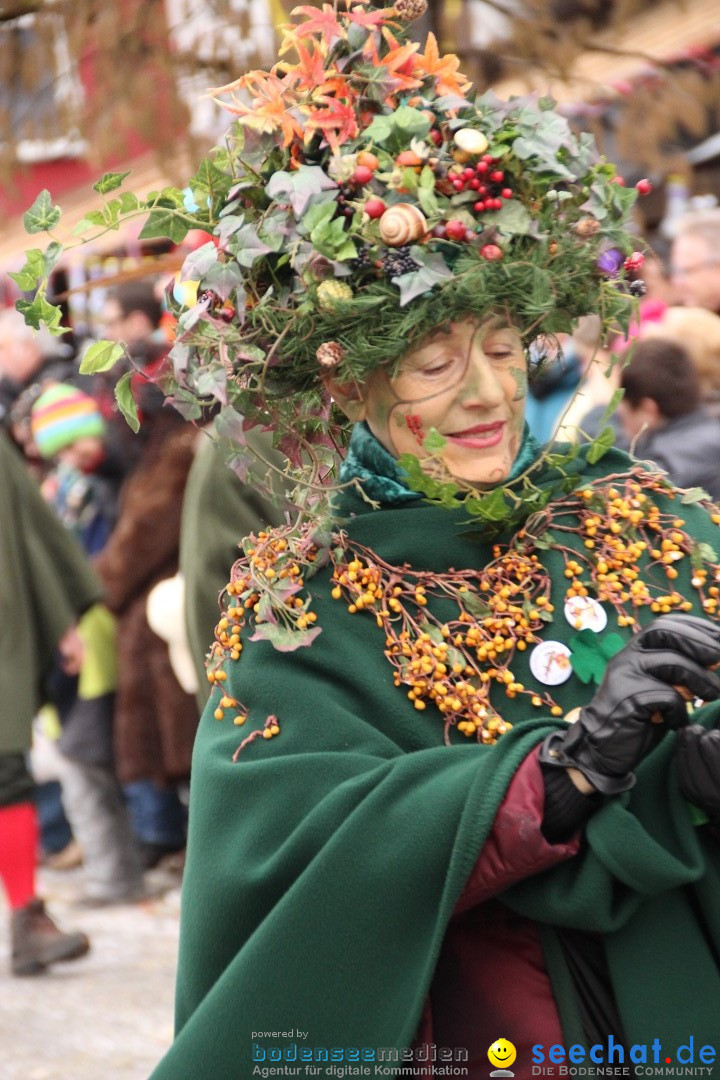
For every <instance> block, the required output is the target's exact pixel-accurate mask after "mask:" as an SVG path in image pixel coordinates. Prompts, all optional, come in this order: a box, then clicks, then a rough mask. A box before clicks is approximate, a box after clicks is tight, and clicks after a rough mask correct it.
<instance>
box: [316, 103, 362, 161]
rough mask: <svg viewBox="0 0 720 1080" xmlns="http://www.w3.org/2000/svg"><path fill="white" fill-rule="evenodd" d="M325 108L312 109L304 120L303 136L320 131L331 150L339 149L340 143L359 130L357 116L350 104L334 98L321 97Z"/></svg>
mask: <svg viewBox="0 0 720 1080" xmlns="http://www.w3.org/2000/svg"><path fill="white" fill-rule="evenodd" d="M320 100H321V101H323V102H324V103H325V104H326V105H327V108H325V109H313V111H312V112H311V113H310V115H309V117H308V118H307V120H306V121H305V133H306V134H305V137H306V139H307V136H308V134H310V135H311V136H312V135H314V134H315V133H316V132H317V131H321V132H322V134H323V135H324V136H325V138H326V139H327V142H328V145H329V146H330V147H331V149H332V150H333V152H335V153H336V152H337V151H338V150H339V149H340V146H341V145H342V143H344V142H347V140H348V139H354V138H355V137H356V135H357V134H358V132H359V130H360V129H359V127H358V118H357V114H356V112H355V109H354V108H353V107H352V105H346V104H345V103H344V102H342V101H338V100H337V99H336V98H332V97H323V98H321V99H320Z"/></svg>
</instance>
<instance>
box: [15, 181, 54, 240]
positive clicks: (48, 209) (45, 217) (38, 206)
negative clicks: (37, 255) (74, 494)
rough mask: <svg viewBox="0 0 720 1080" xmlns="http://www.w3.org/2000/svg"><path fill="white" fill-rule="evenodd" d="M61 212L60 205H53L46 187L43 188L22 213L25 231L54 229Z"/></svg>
mask: <svg viewBox="0 0 720 1080" xmlns="http://www.w3.org/2000/svg"><path fill="white" fill-rule="evenodd" d="M61 214H62V211H61V209H60V207H59V206H53V203H52V198H51V197H50V192H49V191H48V189H47V188H43V190H42V191H41V192H40V194H39V195H38V197H37V199H36V200H35V202H34V203H33V204H32V206H31V207H30V209H29V210H26V211H25V213H24V214H23V225H24V226H25V232H28V233H39V232H47V231H48V229H54V228H55V226H56V225H57V223H58V221H59V220H60V216H61Z"/></svg>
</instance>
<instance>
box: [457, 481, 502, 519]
mask: <svg viewBox="0 0 720 1080" xmlns="http://www.w3.org/2000/svg"><path fill="white" fill-rule="evenodd" d="M465 508H466V510H467V511H468V513H470V514H472V515H473V517H481V518H485V519H486V520H487V521H502V520H503V518H506V517H508V515H509V513H510V507H509V506H508V504H507V503H506V501H505V495H504V493H503V489H502V488H495V490H494V491H492V492H491V493H490V494H489V495H483V496H482V498H477V497H474V498H470V499H467V500H466V502H465Z"/></svg>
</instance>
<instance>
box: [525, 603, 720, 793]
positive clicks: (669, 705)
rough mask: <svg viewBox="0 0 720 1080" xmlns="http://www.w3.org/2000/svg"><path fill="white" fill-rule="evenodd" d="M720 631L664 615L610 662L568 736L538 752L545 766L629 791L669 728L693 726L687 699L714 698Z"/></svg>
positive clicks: (719, 690) (605, 789)
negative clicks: (642, 764) (638, 770)
mask: <svg viewBox="0 0 720 1080" xmlns="http://www.w3.org/2000/svg"><path fill="white" fill-rule="evenodd" d="M718 661H720V627H718V626H715V624H714V623H711V622H709V621H708V620H706V619H701V618H698V617H697V616H694V615H665V616H663V617H661V618H660V619H656V620H655V621H654V622H652V623H650V625H649V626H646V627H645V629H644V630H641V631H640V633H639V634H637V636H636V637H634V638H633V640H632V641H631V642H629V644H628V645H626V646H625V648H624V649H622V650H621V651H620V652H619V653H617V655H616V656H614V657H613V658H612V660H611V661H610V663H609V664H608V666H607V668H606V669H605V674H604V676H603V680H602V682H601V684H600V686H599V688H598V690H597V692H596V694H595V696H594V697H593V698H592V700H591V701H590V703H589V704H588V705H586V706H585V707H584V708H582V709H581V710H580V716H579V718H578V719H577V720H576V722H575V723H574V724H572V725H571V726H570V727H568V729H567V731H558V732H554V733H553V734H552V735H550V736H549V737H548V738H547V739H546V740H545V742H544V743H543V745H542V747H541V749H540V760H541V761H542V762H543V763H544V764H547V765H557V766H559V767H562V768H566V769H567V768H574V769H578V770H579V771H580V772H581V773H582V774H583V775H584V776H585V777H586V778H587V779H588V780H589V782H590V783H591V784H592V785H593V787H594V788H595V789H596V790H597V791H600V792H602V793H603V794H604V795H616V794H618V792H621V791H627V790H628V788H631V787H632V786H633V784H634V783H635V777H634V775H633V771H632V770H633V769H634V768H635V766H636V765H637V764H638V762H640V761H641V760H642V759H643V758H644V757H645V755H646V754H647V753H648V752H649V751H650V750H652V749H653V747H654V746H656V745H657V743H658V742H659V741H660V740H661V739H662V737H663V735H665V733H666V732H667V731H668V730H669V729H670V728H678V727H683V726H684V725H685V724H687V709H686V705H685V698H684V697H683V696H682V694H681V693H679V692H678V690H677V689H676V687H683V688H687V689H688V690H689V691H690V693H691V694H692V696H693V697H699V698H702V700H703V701H714V700H715V699H716V698H719V697H720V679H718V677H717V676H716V675H714V674H713V672H711V671H708V670H707V668H708V667H710V666H711V665H712V664H715V663H717V662H718Z"/></svg>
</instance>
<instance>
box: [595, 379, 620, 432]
mask: <svg viewBox="0 0 720 1080" xmlns="http://www.w3.org/2000/svg"><path fill="white" fill-rule="evenodd" d="M624 396H625V391H624V390H623V388H622V386H618V388H617V390H616V391H615V392H614V394H613V396H612V397H611V398H610V400H609V401H608V403H607V405H606V406H605V411H604V412H603V414H602V416H601V417H600V425H599V426H600V428H601V429H602V430H604V428H605V426H606V425H607V422H608V420H609V419H610V417H611V416H612V414H613V413H614V412H615V410H616V409H617V407H618V405H619V404H620V402H621V401H622V399H623V397H624Z"/></svg>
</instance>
